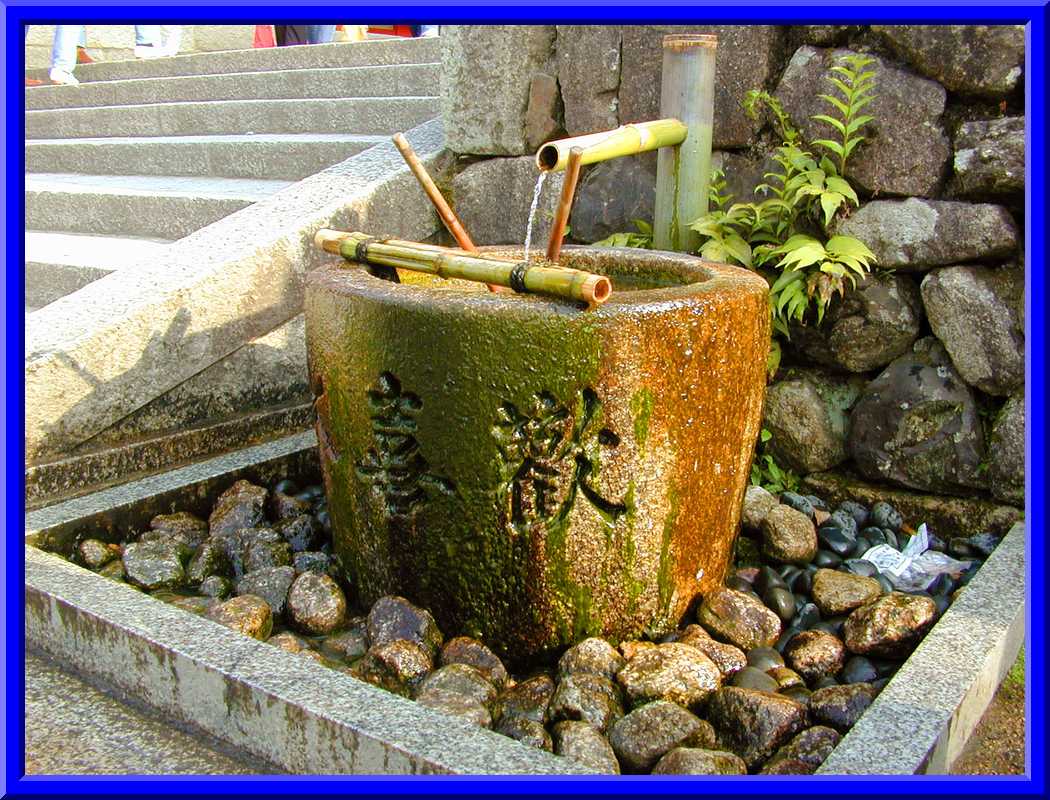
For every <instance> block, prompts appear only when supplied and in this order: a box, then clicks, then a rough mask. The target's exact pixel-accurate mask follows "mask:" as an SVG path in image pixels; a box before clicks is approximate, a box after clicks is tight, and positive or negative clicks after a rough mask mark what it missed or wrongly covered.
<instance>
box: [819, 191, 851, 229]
mask: <svg viewBox="0 0 1050 800" xmlns="http://www.w3.org/2000/svg"><path fill="white" fill-rule="evenodd" d="M845 199H846V198H845V197H843V196H842V195H841V194H839V193H838V192H824V193H823V194H821V195H820V207H821V208H822V209H824V227H825V228H826V227H827V226H828V225H830V224H831V218H832V217H834V216H835V212H836V211H838V210H839V206H841V205H842V203H843V201H844V200H845Z"/></svg>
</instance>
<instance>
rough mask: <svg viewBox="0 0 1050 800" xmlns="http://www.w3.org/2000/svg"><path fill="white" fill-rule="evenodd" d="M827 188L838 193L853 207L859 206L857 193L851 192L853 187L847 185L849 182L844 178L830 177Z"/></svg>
mask: <svg viewBox="0 0 1050 800" xmlns="http://www.w3.org/2000/svg"><path fill="white" fill-rule="evenodd" d="M827 184H828V188H829V189H831V190H832V191H834V192H838V193H839V194H841V195H843V196H844V197H847V198H849V199H850V201H851V202H852V203H853V205H859V204H860V200H858V199H857V193H856V192H855V191H853V187H852V186H850V185H849V181H847V180H846V179H845V178H835V177H831V178H828V180H827Z"/></svg>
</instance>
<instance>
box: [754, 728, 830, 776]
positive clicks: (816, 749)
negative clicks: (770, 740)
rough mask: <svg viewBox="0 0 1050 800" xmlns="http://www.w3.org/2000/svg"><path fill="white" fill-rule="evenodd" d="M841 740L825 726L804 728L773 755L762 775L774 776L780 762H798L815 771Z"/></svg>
mask: <svg viewBox="0 0 1050 800" xmlns="http://www.w3.org/2000/svg"><path fill="white" fill-rule="evenodd" d="M841 739H842V736H841V735H840V734H839V732H838V731H836V730H835V729H834V728H829V727H827V726H825V725H815V726H813V727H812V728H806V730H804V731H802V732H801V733H799V734H798V735H797V736H795V738H794V739H792V740H791V741H790V742H788V743H787V744H785V745H784V746H783V747H781V748H780V749H779V750H777V752H776V753H774V754H773V757H772V758H771V759H769V761H768V762H766V765H765V767H763V769H762V774H766V775H768V774H775V770H776V764H777V763H778V762H782V761H799V762H801V763H803V764H804V765H806V766H807V767H809V768H810V771H813V770H816V769H817V768H818V767H819V766H820V765H821V764H823V763H824V761H825V760H826V759H827V757H828V756H829V755H831V751H832V750H834V749H835V747H836V746H837V745H838V743H839V742H840V741H841ZM780 774H784V773H783V772H781V773H780ZM791 774H798V773H791Z"/></svg>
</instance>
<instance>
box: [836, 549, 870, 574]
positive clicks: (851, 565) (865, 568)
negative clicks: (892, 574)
mask: <svg viewBox="0 0 1050 800" xmlns="http://www.w3.org/2000/svg"><path fill="white" fill-rule="evenodd" d="M865 549H866V548H865ZM842 566H843V567H845V568H846V570H847V571H848V572H850V573H852V574H853V575H860V576H861V577H864V578H875V577H876V576H877V575H878V574H879V568H878V567H876V566H875V565H874V564H872V563H871V562H870V561H865V560H864V559H863V558H847V559H846V560H845V561H843V562H842Z"/></svg>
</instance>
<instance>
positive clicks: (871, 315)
mask: <svg viewBox="0 0 1050 800" xmlns="http://www.w3.org/2000/svg"><path fill="white" fill-rule="evenodd" d="M921 328H922V300H921V298H920V297H919V287H918V286H917V285H916V283H915V279H914V278H912V277H910V276H908V275H896V274H892V273H888V272H882V271H880V270H878V269H877V268H876V270H875V271H874V272H871V273H869V274H868V275H866V276H865V277H864V278H863V279H861V280H859V281H858V282H857V286H856V288H850V287H848V286H847V289H846V293H845V295H844V296H842V297H839V296H838V295H836V296H835V297H834V298H833V299H832V301H831V303H830V305H829V306H828V309H827V312H826V313H825V314H824V320H823V322H821V323H820V324H819V325H799V324H793V325H792V326H791V341H790V344H789V347H790V348H791V349H792V350H795V351H796V352H798V353H800V354H802V355H803V356H805V357H806V358H807V359H808V360H810V361H814V362H816V363H817V364H822V365H824V366H827V367H832V368H834V369H839V370H846V371H847V372H868V371H870V370H873V369H881V368H882V367H884V366H886V365H887V364H889V363H890V362H891V361H892V360H893V359H895V358H896V357H897V356H899V355H903V354H904V353H906V352H908V350H910V349H911V346H912V344H914V342H915V340H916V339H917V338H918V337H919V331H920V330H921ZM854 399H855V397H854Z"/></svg>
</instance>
